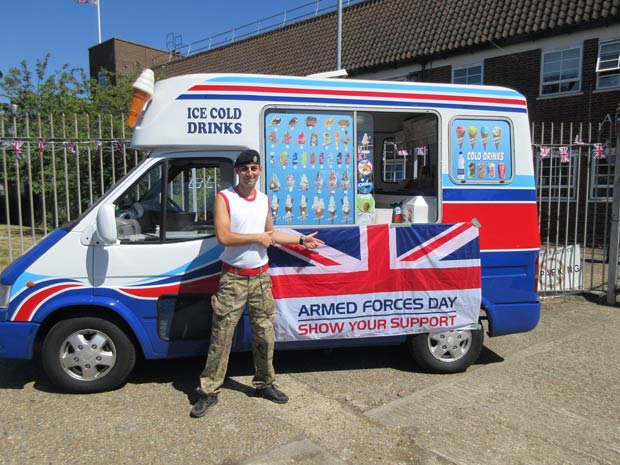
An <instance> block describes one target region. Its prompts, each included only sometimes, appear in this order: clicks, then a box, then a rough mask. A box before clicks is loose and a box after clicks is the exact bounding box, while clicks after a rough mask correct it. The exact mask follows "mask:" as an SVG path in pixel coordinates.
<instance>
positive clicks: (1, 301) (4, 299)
mask: <svg viewBox="0 0 620 465" xmlns="http://www.w3.org/2000/svg"><path fill="white" fill-rule="evenodd" d="M10 295H11V286H10V284H0V308H9V297H10Z"/></svg>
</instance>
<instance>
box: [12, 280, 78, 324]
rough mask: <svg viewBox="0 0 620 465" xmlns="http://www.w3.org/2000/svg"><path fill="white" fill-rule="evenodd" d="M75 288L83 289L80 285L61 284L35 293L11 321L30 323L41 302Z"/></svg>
mask: <svg viewBox="0 0 620 465" xmlns="http://www.w3.org/2000/svg"><path fill="white" fill-rule="evenodd" d="M75 287H84V286H83V285H82V284H80V283H63V284H58V285H55V286H51V287H48V288H45V289H41V290H40V291H39V292H35V293H34V294H32V295H31V296H30V297H28V298H27V299H26V301H25V302H24V303H23V304H22V305H21V307H19V310H17V312H16V313H15V318H13V321H30V318H31V317H32V315H33V314H34V313H35V312H36V311H37V310H38V308H39V307H40V306H41V304H42V303H43V302H45V301H46V300H47V299H49V298H50V297H52V296H54V295H56V294H58V293H60V292H63V291H65V290H66V289H71V288H75Z"/></svg>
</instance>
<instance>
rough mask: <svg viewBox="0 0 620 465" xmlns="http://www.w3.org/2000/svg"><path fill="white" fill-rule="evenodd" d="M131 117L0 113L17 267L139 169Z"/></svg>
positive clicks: (6, 237) (2, 184)
mask: <svg viewBox="0 0 620 465" xmlns="http://www.w3.org/2000/svg"><path fill="white" fill-rule="evenodd" d="M124 123H125V121H124V117H123V116H120V117H115V116H112V115H96V116H95V117H94V118H91V117H90V116H89V115H70V116H66V115H61V116H60V118H58V117H57V118H54V116H53V115H36V116H35V117H34V118H31V117H30V115H29V114H28V113H24V114H23V115H12V116H8V117H7V115H5V114H0V157H1V163H2V168H1V173H2V178H1V181H0V202H1V204H0V228H1V229H0V248H1V249H4V250H0V252H2V253H5V256H6V260H8V261H12V260H13V259H14V258H16V257H17V256H19V255H21V254H22V253H23V252H24V251H25V249H26V248H27V247H28V246H30V245H31V244H32V243H33V242H34V241H36V240H37V239H38V238H40V237H42V236H44V235H45V234H47V233H48V232H49V231H51V230H53V229H54V228H57V227H58V226H59V225H62V224H64V223H67V222H69V221H71V220H73V219H76V218H77V217H78V216H79V215H81V214H82V212H83V211H84V210H86V209H87V208H88V207H89V206H90V205H92V204H93V203H94V202H95V201H96V199H97V198H99V197H100V196H101V195H102V194H103V193H104V192H106V191H107V190H108V189H109V188H110V187H111V186H113V185H114V184H115V183H116V181H117V180H118V179H120V178H121V177H122V176H124V175H125V174H126V173H127V172H128V171H129V170H130V169H131V168H132V167H133V166H135V165H136V164H137V163H138V162H139V161H140V160H141V159H142V158H143V157H144V154H143V153H141V152H138V151H135V150H129V149H128V148H127V144H128V142H129V138H128V137H127V135H126V134H125V124H124Z"/></svg>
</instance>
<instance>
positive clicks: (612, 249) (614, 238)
mask: <svg viewBox="0 0 620 465" xmlns="http://www.w3.org/2000/svg"><path fill="white" fill-rule="evenodd" d="M619 118H620V104H618V108H617V109H616V121H615V124H616V153H615V157H616V164H615V166H614V190H613V201H612V204H611V205H612V206H611V233H610V234H609V250H608V254H607V261H608V262H609V278H608V281H607V304H608V305H616V303H617V301H616V282H617V279H618V241H619V239H620V228H618V223H619V221H620V120H619Z"/></svg>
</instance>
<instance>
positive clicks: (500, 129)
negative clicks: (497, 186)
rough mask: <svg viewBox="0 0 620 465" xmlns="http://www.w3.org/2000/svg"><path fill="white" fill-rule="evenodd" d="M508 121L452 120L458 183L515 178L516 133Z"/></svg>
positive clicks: (452, 174)
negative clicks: (513, 152) (513, 137)
mask: <svg viewBox="0 0 620 465" xmlns="http://www.w3.org/2000/svg"><path fill="white" fill-rule="evenodd" d="M510 129H511V128H510V124H509V123H508V122H507V121H504V120H488V119H464V118H463V119H455V120H453V121H452V123H451V128H450V142H451V147H452V160H451V161H452V165H451V169H450V177H451V178H452V181H453V182H455V183H459V184H460V183H471V182H474V183H504V182H507V181H509V180H510V179H511V178H512V147H511V144H512V135H511V130H510Z"/></svg>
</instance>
